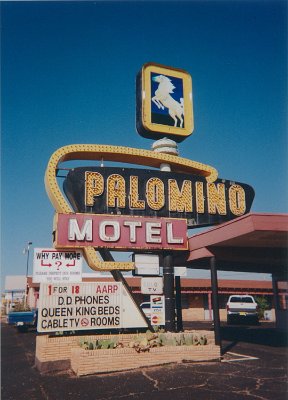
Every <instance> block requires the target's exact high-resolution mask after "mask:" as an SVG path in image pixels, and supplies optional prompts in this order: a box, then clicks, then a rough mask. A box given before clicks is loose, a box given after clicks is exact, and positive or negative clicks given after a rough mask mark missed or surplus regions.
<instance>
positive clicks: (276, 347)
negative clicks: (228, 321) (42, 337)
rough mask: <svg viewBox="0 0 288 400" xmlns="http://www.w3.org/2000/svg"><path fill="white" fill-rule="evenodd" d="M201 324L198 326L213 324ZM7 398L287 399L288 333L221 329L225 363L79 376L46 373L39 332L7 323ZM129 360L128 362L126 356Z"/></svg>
mask: <svg viewBox="0 0 288 400" xmlns="http://www.w3.org/2000/svg"><path fill="white" fill-rule="evenodd" d="M209 326H210V327H211V324H210V325H207V323H202V324H201V323H200V324H199V323H198V324H197V327H196V326H195V325H194V326H193V328H195V329H201V327H202V328H203V329H207V328H208V329H209ZM1 333H2V334H1V339H2V340H1V361H2V362H1V370H2V379H1V399H2V400H18V399H21V400H26V399H27V400H28V399H29V400H42V399H43V400H66V399H67V400H68V399H69V400H70V399H83V400H84V399H89V400H94V399H95V400H114V399H119V400H120V399H121V400H140V399H141V400H142V399H143V400H144V399H145V400H162V399H163V400H164V399H165V400H170V399H171V400H172V399H173V400H194V399H195V400H202V399H203V400H210V399H211V400H222V399H223V400H236V399H237V400H242V399H247V400H248V399H249V400H253V399H255V400H256V399H257V400H287V399H288V395H287V360H288V358H287V356H288V352H287V335H285V334H283V333H280V332H277V331H276V330H275V329H273V327H272V326H271V325H269V324H261V326H259V327H249V326H232V327H230V326H229V327H226V326H223V327H222V328H221V334H222V337H224V340H223V342H222V347H223V352H224V354H223V359H222V361H221V362H206V363H183V364H170V365H165V366H159V367H153V368H142V369H138V370H134V371H127V372H121V373H113V374H102V375H92V376H85V377H76V376H75V375H74V374H73V373H72V371H67V372H65V373H63V372H61V373H50V374H48V375H41V374H40V373H39V372H38V370H37V369H36V368H35V367H34V356H35V337H36V332H35V331H34V332H33V331H30V332H28V333H18V332H17V331H16V329H15V328H13V327H11V326H8V325H6V324H5V323H2V325H1ZM123 362H125V361H124V360H123Z"/></svg>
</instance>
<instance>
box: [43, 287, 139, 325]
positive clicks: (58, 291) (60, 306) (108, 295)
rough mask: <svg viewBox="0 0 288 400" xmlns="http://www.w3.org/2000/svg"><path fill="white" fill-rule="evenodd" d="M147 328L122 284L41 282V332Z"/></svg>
mask: <svg viewBox="0 0 288 400" xmlns="http://www.w3.org/2000/svg"><path fill="white" fill-rule="evenodd" d="M132 327H141V328H144V327H147V323H146V321H145V320H144V319H143V317H142V315H141V314H140V311H139V310H138V309H137V307H136V305H135V303H134V302H133V300H132V298H131V297H130V295H129V294H128V292H127V291H126V289H125V288H124V287H123V285H122V283H119V282H91V283H75V284H73V283H67V284H65V283H62V284H47V283H41V286H40V295H39V302H38V326H37V330H38V332H55V331H75V330H88V329H117V328H119V329H120V328H132Z"/></svg>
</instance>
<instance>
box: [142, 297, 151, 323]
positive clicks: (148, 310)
mask: <svg viewBox="0 0 288 400" xmlns="http://www.w3.org/2000/svg"><path fill="white" fill-rule="evenodd" d="M140 307H141V308H142V310H143V312H144V314H145V315H146V317H147V318H148V319H149V320H150V319H151V304H150V301H145V302H144V303H141V304H140Z"/></svg>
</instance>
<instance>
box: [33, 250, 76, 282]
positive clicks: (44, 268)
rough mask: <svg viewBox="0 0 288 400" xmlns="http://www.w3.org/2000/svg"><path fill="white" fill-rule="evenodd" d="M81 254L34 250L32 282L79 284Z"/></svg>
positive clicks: (72, 251)
mask: <svg viewBox="0 0 288 400" xmlns="http://www.w3.org/2000/svg"><path fill="white" fill-rule="evenodd" d="M82 260H83V256H82V252H81V251H75V250H70V251H69V250H65V251H64V250H63V251H59V250H55V249H39V248H35V249H34V260H33V282H34V283H42V282H51V283H53V282H54V283H56V282H81V280H82Z"/></svg>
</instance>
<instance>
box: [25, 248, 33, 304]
mask: <svg viewBox="0 0 288 400" xmlns="http://www.w3.org/2000/svg"><path fill="white" fill-rule="evenodd" d="M31 244H32V242H28V245H27V247H26V248H25V253H27V263H26V289H25V303H24V304H25V306H26V304H27V296H28V270H29V252H30V246H31Z"/></svg>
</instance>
